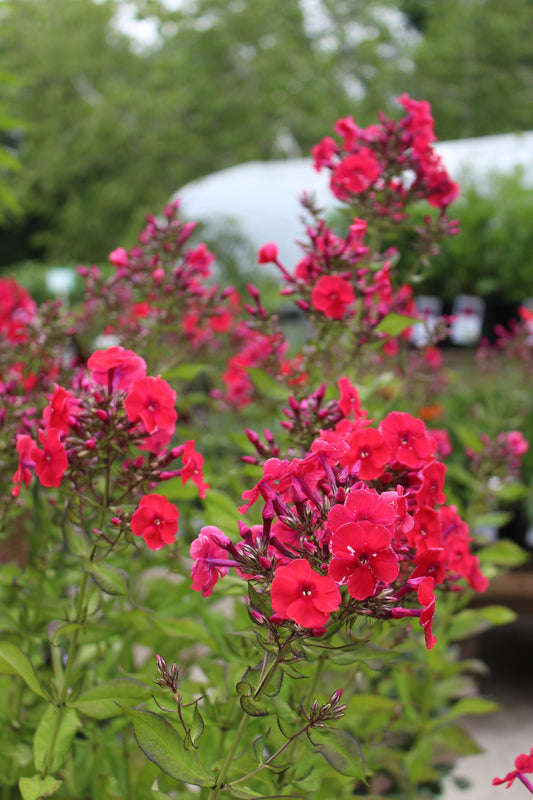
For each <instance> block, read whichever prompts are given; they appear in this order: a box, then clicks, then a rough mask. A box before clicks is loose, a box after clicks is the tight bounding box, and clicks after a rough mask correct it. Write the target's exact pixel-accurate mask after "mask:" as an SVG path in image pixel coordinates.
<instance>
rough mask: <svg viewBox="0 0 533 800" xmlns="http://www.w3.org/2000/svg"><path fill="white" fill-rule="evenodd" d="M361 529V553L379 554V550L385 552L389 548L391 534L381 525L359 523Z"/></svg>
mask: <svg viewBox="0 0 533 800" xmlns="http://www.w3.org/2000/svg"><path fill="white" fill-rule="evenodd" d="M360 524H361V528H362V529H363V545H362V548H361V552H364V553H367V554H368V555H370V554H371V553H379V551H380V550H385V548H387V547H389V545H390V543H391V541H392V534H391V532H390V531H388V530H387V528H384V527H383V525H374V524H373V523H372V522H361V523H360Z"/></svg>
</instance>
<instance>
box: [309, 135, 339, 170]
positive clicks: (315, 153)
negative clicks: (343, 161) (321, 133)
mask: <svg viewBox="0 0 533 800" xmlns="http://www.w3.org/2000/svg"><path fill="white" fill-rule="evenodd" d="M338 152H339V145H338V144H337V142H336V141H335V139H333V138H332V137H331V136H325V137H324V138H323V139H322V141H321V142H319V143H318V144H316V145H315V146H314V147H312V148H311V156H312V158H313V167H314V169H316V171H317V172H320V170H321V169H322V167H332V166H333V158H334V156H336V155H337V153H338Z"/></svg>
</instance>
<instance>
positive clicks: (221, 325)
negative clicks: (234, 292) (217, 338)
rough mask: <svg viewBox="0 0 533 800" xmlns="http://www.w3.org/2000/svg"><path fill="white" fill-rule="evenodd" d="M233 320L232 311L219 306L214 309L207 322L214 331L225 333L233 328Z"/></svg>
mask: <svg viewBox="0 0 533 800" xmlns="http://www.w3.org/2000/svg"><path fill="white" fill-rule="evenodd" d="M232 322H233V317H232V315H231V314H230V312H229V311H228V310H227V309H226V308H223V307H222V306H219V307H218V308H214V309H213V311H212V312H211V315H210V316H209V319H208V322H207V324H208V325H209V327H210V328H211V330H212V331H214V333H224V332H225V331H227V330H229V329H230V328H231V324H232Z"/></svg>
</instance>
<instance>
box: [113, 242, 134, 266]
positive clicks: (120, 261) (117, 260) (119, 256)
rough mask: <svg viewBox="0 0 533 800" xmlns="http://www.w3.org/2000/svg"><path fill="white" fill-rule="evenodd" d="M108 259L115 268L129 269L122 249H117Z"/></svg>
mask: <svg viewBox="0 0 533 800" xmlns="http://www.w3.org/2000/svg"><path fill="white" fill-rule="evenodd" d="M108 258H109V260H110V262H111V263H112V264H113V265H114V266H115V267H129V265H130V259H129V256H128V253H127V251H126V250H125V249H124V248H123V247H117V249H116V250H113V251H112V252H111V253H109V256H108Z"/></svg>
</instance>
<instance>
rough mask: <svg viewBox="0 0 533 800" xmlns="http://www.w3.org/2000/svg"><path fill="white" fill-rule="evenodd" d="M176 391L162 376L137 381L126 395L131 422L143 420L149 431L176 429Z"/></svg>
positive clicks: (125, 402) (126, 407) (125, 404)
mask: <svg viewBox="0 0 533 800" xmlns="http://www.w3.org/2000/svg"><path fill="white" fill-rule="evenodd" d="M175 403H176V392H175V391H174V390H173V389H171V388H170V386H169V385H168V383H167V382H166V381H164V380H163V379H162V378H159V377H157V378H154V377H151V376H149V377H147V378H141V380H138V381H135V382H134V383H133V384H132V385H131V386H130V389H129V391H128V394H127V395H126V399H125V401H124V408H125V409H126V414H127V415H128V419H129V421H130V422H137V421H138V420H141V421H142V423H143V425H144V427H145V429H146V431H147V433H150V434H152V433H154V432H155V431H156V430H165V431H168V430H171V431H174V427H175V424H176V420H177V418H178V415H177V413H176V410H175V408H174V405H175Z"/></svg>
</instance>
